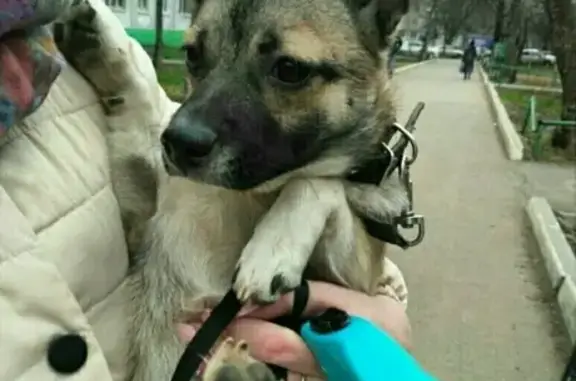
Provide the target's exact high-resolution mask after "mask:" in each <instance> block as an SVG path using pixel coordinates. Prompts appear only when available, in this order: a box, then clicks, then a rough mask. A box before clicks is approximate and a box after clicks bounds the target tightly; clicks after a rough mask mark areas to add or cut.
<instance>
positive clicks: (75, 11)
mask: <svg viewBox="0 0 576 381" xmlns="http://www.w3.org/2000/svg"><path fill="white" fill-rule="evenodd" d="M54 28H55V39H56V43H57V45H58V47H59V49H60V51H61V52H62V54H63V55H64V57H66V60H67V61H68V62H69V63H70V64H71V65H72V66H73V67H74V68H75V69H76V70H78V71H79V72H80V73H81V74H82V75H83V76H84V77H85V78H86V79H87V80H88V81H89V82H90V83H91V84H92V85H93V86H94V88H95V89H96V90H97V92H98V93H99V95H100V96H101V97H115V96H117V95H118V94H119V93H121V92H122V91H123V90H124V88H126V87H127V85H128V84H129V82H130V70H129V69H130V68H129V66H130V65H129V61H128V59H127V56H128V49H129V39H128V36H127V35H126V34H125V32H124V29H123V27H122V25H121V24H120V21H119V20H118V19H117V17H115V16H114V14H113V13H112V11H111V10H110V9H108V7H106V6H105V5H104V3H103V2H101V3H99V2H94V4H92V3H91V2H89V1H83V2H79V4H78V5H76V6H74V7H73V8H72V9H71V10H70V12H69V15H68V16H67V17H66V18H65V19H64V20H60V21H59V22H58V23H57V24H56V25H55V27H54Z"/></svg>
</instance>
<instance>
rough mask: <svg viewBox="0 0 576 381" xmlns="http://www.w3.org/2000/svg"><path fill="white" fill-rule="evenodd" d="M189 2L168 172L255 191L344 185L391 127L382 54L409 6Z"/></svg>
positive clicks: (388, 1) (369, 0)
mask: <svg viewBox="0 0 576 381" xmlns="http://www.w3.org/2000/svg"><path fill="white" fill-rule="evenodd" d="M193 1H194V3H193V4H192V14H193V20H192V25H191V27H190V29H189V30H188V31H187V32H186V34H185V46H184V50H185V52H186V62H187V68H188V71H189V73H190V77H191V81H192V85H193V88H194V91H193V93H192V95H191V96H190V97H189V98H188V99H186V100H185V101H184V102H183V104H182V106H181V107H180V108H179V110H178V111H177V112H176V113H175V115H174V116H173V119H172V121H171V122H170V125H169V126H168V128H167V129H166V131H165V132H164V134H163V135H162V143H163V147H164V150H165V157H166V162H167V167H168V168H172V170H173V171H174V172H177V173H179V174H182V175H185V176H188V177H190V178H194V179H197V180H200V181H204V182H207V183H211V184H215V185H220V186H224V187H228V188H233V189H250V188H256V187H259V186H263V185H264V184H271V183H276V184H279V183H281V182H282V181H283V180H285V179H286V178H288V177H289V176H291V175H292V174H294V173H300V174H302V173H305V174H309V175H314V176H339V175H342V174H344V173H346V172H347V171H349V170H350V169H351V167H353V166H354V165H356V164H358V162H359V160H362V159H363V157H361V156H360V155H362V156H363V155H364V154H365V153H366V152H369V151H370V150H371V147H375V146H376V143H377V141H378V140H379V139H381V138H382V135H383V133H384V132H385V131H384V129H385V128H386V126H387V125H389V123H390V122H391V118H392V115H393V110H392V105H391V100H390V95H389V94H388V93H387V91H386V89H387V84H386V83H385V82H386V76H385V74H384V75H383V73H384V70H383V69H382V66H383V64H382V61H381V58H380V52H381V51H382V50H384V49H386V48H387V47H388V45H389V37H390V35H391V34H392V32H393V31H394V29H395V28H396V26H397V24H398V22H399V21H400V19H401V17H402V16H403V15H404V14H405V13H406V11H407V7H408V0H313V1H310V0H225V1H224V0H193Z"/></svg>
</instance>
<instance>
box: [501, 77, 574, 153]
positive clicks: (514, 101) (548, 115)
mask: <svg viewBox="0 0 576 381" xmlns="http://www.w3.org/2000/svg"><path fill="white" fill-rule="evenodd" d="M498 94H500V98H501V99H502V102H503V103H504V106H505V107H506V111H508V115H510V119H511V120H512V122H513V123H514V124H515V125H516V129H517V130H518V132H520V131H521V130H522V125H523V123H524V118H525V116H526V110H527V108H528V102H529V100H530V97H531V96H532V95H535V96H536V100H537V102H536V114H537V115H536V117H537V119H552V120H559V119H560V115H561V111H562V100H561V95H560V94H557V93H544V92H532V91H522V90H512V89H503V88H498ZM543 134H544V135H543V137H542V153H541V157H540V158H539V160H540V161H576V154H575V153H574V152H571V150H570V149H568V150H558V149H555V148H553V147H552V146H551V145H550V138H551V136H552V129H550V128H548V129H546V130H545V132H544V133H543ZM534 137H535V136H534V134H533V133H531V131H528V132H527V133H526V136H523V137H522V139H523V140H524V146H525V147H526V156H527V158H528V159H529V160H534V158H533V157H532V149H531V148H532V142H533V140H534Z"/></svg>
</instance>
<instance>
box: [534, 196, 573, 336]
mask: <svg viewBox="0 0 576 381" xmlns="http://www.w3.org/2000/svg"><path fill="white" fill-rule="evenodd" d="M526 211H527V213H528V217H529V219H530V222H531V225H532V230H533V232H534V236H535V237H536V241H537V242H538V246H539V247H540V252H541V253H542V257H543V258H544V264H545V266H546V270H547V271H548V276H549V278H550V281H551V282H552V286H553V287H554V292H555V297H556V301H557V302H558V305H559V306H560V311H561V313H562V317H563V318H564V323H565V325H566V328H567V329H568V333H569V335H570V338H571V340H572V342H576V256H574V252H573V251H572V249H571V247H570V245H569V244H568V241H567V240H566V237H564V234H563V232H562V230H561V228H560V225H559V224H558V221H557V220H556V216H554V213H553V212H552V208H551V207H550V204H548V201H546V199H544V198H541V197H532V198H531V199H530V201H529V202H528V205H527V206H526Z"/></svg>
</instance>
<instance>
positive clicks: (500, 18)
mask: <svg viewBox="0 0 576 381" xmlns="http://www.w3.org/2000/svg"><path fill="white" fill-rule="evenodd" d="M495 13H496V15H495V18H494V19H495V21H494V34H493V36H492V37H493V39H494V43H496V42H500V41H502V39H503V37H504V36H503V35H504V18H505V16H506V3H505V0H498V2H497V3H496V12H495Z"/></svg>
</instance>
